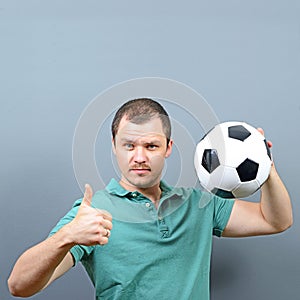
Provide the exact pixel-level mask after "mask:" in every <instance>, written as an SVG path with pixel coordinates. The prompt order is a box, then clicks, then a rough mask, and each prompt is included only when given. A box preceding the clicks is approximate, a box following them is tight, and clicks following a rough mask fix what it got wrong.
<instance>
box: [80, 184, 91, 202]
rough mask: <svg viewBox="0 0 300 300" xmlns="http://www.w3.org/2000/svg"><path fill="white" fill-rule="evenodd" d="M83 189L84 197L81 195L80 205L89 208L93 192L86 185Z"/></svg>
mask: <svg viewBox="0 0 300 300" xmlns="http://www.w3.org/2000/svg"><path fill="white" fill-rule="evenodd" d="M84 187H85V191H84V195H83V199H82V202H81V205H82V204H85V205H87V206H91V205H92V198H93V190H92V188H91V186H90V185H89V184H86V185H85V186H84Z"/></svg>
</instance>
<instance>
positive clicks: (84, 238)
mask: <svg viewBox="0 0 300 300" xmlns="http://www.w3.org/2000/svg"><path fill="white" fill-rule="evenodd" d="M92 197H93V191H92V188H91V186H90V185H89V184H86V185H85V192H84V197H83V200H82V202H81V205H80V206H79V209H78V212H77V215H76V217H75V218H74V219H73V220H72V221H71V222H70V223H69V224H68V230H69V233H70V236H71V237H72V240H73V243H74V244H75V245H76V244H80V245H85V246H93V245H105V244H107V243H108V239H109V237H110V230H111V229H112V216H111V214H110V213H108V212H107V211H105V210H100V209H97V208H94V207H92Z"/></svg>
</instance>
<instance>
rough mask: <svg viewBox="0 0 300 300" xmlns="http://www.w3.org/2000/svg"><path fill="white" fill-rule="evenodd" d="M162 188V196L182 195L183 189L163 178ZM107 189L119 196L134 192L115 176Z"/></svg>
mask: <svg viewBox="0 0 300 300" xmlns="http://www.w3.org/2000/svg"><path fill="white" fill-rule="evenodd" d="M160 188H161V190H162V195H161V198H163V197H165V196H167V195H168V194H172V195H174V194H177V195H178V196H181V195H182V191H181V189H179V188H174V187H171V186H169V185H168V184H167V183H166V182H165V181H163V180H161V182H160ZM106 190H107V191H108V192H109V193H110V194H113V195H117V196H126V195H130V194H132V193H131V192H130V191H127V190H126V189H124V188H123V187H122V186H121V185H120V184H119V182H118V181H117V180H116V179H115V178H112V179H111V180H110V182H109V184H108V185H107V186H106Z"/></svg>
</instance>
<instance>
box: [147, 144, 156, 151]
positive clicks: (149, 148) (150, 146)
mask: <svg viewBox="0 0 300 300" xmlns="http://www.w3.org/2000/svg"><path fill="white" fill-rule="evenodd" d="M157 148H158V146H157V145H154V144H149V145H147V149H148V150H155V149H157Z"/></svg>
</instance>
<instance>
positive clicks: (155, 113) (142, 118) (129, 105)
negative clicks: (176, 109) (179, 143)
mask: <svg viewBox="0 0 300 300" xmlns="http://www.w3.org/2000/svg"><path fill="white" fill-rule="evenodd" d="M124 116H126V117H127V119H128V120H129V121H130V122H132V123H135V124H143V123H145V122H147V121H149V120H151V119H152V118H154V117H158V118H160V120H161V122H162V125H163V131H164V133H165V135H166V138H167V145H168V144H169V141H170V138H171V122H170V118H169V115H168V113H167V112H166V110H165V109H164V108H163V106H162V105H161V104H160V103H158V102H157V101H155V100H153V99H150V98H138V99H133V100H130V101H127V102H125V103H124V104H123V105H122V106H121V107H120V108H119V109H118V110H117V112H116V114H115V116H114V119H113V121H112V124H111V132H112V137H113V139H115V136H116V134H117V132H118V130H119V125H120V122H121V119H122V118H123V117H124Z"/></svg>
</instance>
